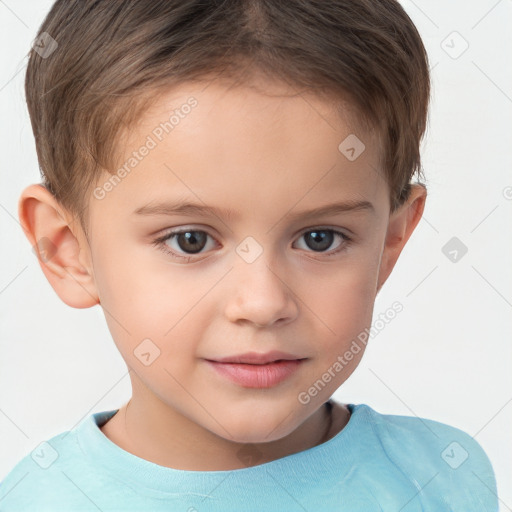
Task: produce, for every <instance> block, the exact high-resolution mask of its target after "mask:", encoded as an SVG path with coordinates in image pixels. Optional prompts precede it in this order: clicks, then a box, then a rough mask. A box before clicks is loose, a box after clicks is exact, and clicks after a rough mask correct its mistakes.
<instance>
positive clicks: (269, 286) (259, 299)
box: [225, 252, 299, 327]
mask: <svg viewBox="0 0 512 512" xmlns="http://www.w3.org/2000/svg"><path fill="white" fill-rule="evenodd" d="M264 255H265V252H263V254H261V255H260V256H259V257H258V258H257V259H256V260H255V261H253V262H252V263H247V262H246V261H243V260H241V259H240V260H239V261H237V262H236V264H235V267H234V268H233V271H232V272H231V276H230V284H231V286H230V291H229V292H228V300H227V304H226V311H225V314H226V316H227V318H228V319H229V320H230V321H231V322H235V323H251V324H253V325H256V326H258V327H268V326H272V325H274V324H277V323H279V324H286V323H289V322H291V321H293V320H294V319H295V318H296V317H297V315H298V312H299V308H298V304H297V300H298V299H297V298H296V296H295V295H294V293H293V283H291V282H287V281H289V280H290V278H289V277H288V276H287V275H281V274H285V273H283V272H280V271H279V268H278V267H276V265H273V266H272V261H270V258H266V257H264Z"/></svg>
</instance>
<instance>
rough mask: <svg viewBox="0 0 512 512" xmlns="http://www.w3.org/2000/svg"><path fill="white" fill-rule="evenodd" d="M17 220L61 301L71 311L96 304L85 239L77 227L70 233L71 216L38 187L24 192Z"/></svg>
mask: <svg viewBox="0 0 512 512" xmlns="http://www.w3.org/2000/svg"><path fill="white" fill-rule="evenodd" d="M18 216H19V219H20V223H21V227H22V228H23V231H24V233H25V236H26V237H27V239H28V241H29V242H30V245H31V246H32V251H33V252H34V253H35V254H36V256H37V258H38V260H39V264H40V265H41V269H42V271H43V273H44V274H45V276H46V278H47V279H48V281H49V282H50V284H51V286H52V287H53V289H54V290H55V292H56V293H57V295H58V296H59V297H60V298H61V299H62V301H63V302H65V303H66V304H67V305H68V306H71V307H74V308H88V307H91V306H94V305H95V304H98V303H99V298H98V294H97V290H96V285H95V281H94V277H93V272H92V265H91V263H90V261H91V258H90V257H89V251H90V249H89V246H88V244H87V242H86V238H85V236H83V232H82V230H81V229H80V226H75V229H74V230H72V229H71V227H70V224H69V223H68V219H71V216H70V215H69V213H68V212H66V211H65V210H64V209H63V208H62V206H61V205H60V204H59V203H58V202H57V200H56V199H55V198H54V197H53V195H52V194H51V192H50V191H48V190H47V189H46V188H45V187H43V186H42V185H40V184H36V185H30V186H29V187H27V188H26V189H24V190H23V192H22V194H21V196H20V199H19V202H18Z"/></svg>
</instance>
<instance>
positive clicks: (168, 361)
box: [82, 81, 405, 442]
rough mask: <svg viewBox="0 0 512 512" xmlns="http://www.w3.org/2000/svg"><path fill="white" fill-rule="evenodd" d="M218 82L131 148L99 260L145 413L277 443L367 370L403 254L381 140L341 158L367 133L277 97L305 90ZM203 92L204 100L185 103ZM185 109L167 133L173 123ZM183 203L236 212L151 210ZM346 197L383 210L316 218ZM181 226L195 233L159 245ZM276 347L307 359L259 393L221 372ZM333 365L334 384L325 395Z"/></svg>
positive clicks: (95, 267) (158, 114)
mask: <svg viewBox="0 0 512 512" xmlns="http://www.w3.org/2000/svg"><path fill="white" fill-rule="evenodd" d="M204 87H205V84H201V85H197V84H195V85H186V84H183V85H182V86H180V87H179V88H176V89H173V91H172V92H171V93H170V94H168V95H167V96H166V97H164V98H163V99H162V100H161V101H159V102H158V104H157V105H156V106H155V107H154V108H152V109H151V111H148V112H147V113H146V114H145V116H144V117H143V118H142V119H141V123H140V125H138V127H137V128H136V129H133V130H131V131H130V132H129V134H128V136H127V137H126V138H125V139H124V140H123V143H122V144H123V147H124V148H125V153H124V157H123V159H122V163H121V166H122V165H123V164H124V163H125V162H128V165H127V166H126V169H129V170H130V172H129V173H128V174H127V175H126V176H125V177H124V178H123V179H122V180H121V181H120V183H117V184H115V186H108V185H107V186H104V184H105V182H106V181H107V179H108V178H109V177H110V176H109V175H108V174H105V176H104V179H102V180H100V181H99V183H98V187H101V190H100V189H99V188H97V189H96V191H95V194H94V196H95V197H92V198H91V200H90V258H89V260H88V261H89V262H90V271H91V273H92V274H93V276H94V283H95V287H96V291H97V294H98V297H99V300H100V302H101V306H102V307H103V309H104V312H105V316H106V320H107V323H108V326H109V329H110V331H111V333H112V336H113V338H114V340H115V343H116V345H117V347H118V349H119V350H120V352H121V354H122V356H123V358H124V360H125V361H126V363H127V365H128V366H129V368H131V369H132V370H133V371H132V372H131V373H130V375H131V378H132V385H133V398H132V402H133V403H134V404H135V403H137V402H138V403H139V410H140V411H142V410H146V411H147V412H148V414H149V413H150V412H151V413H152V414H154V415H155V414H158V415H160V416H164V415H167V414H171V413H172V415H175V414H176V412H177V413H178V414H180V415H183V416H184V417H186V418H187V419H189V420H192V421H193V422H194V423H195V424H197V425H199V426H201V427H203V428H205V429H207V430H209V431H211V432H213V433H215V434H217V435H218V436H221V437H223V438H225V439H231V440H235V441H238V442H266V441H272V440H276V439H279V438H281V437H283V436H285V435H287V434H289V433H291V432H292V431H293V430H294V429H296V428H297V427H298V426H299V425H300V424H301V423H302V422H304V421H305V420H306V419H307V418H308V417H309V416H310V415H312V414H313V413H314V412H315V411H317V409H318V407H319V406H320V405H321V404H323V403H324V402H325V401H326V400H327V399H328V398H329V397H330V396H331V395H332V393H333V392H334V391H335V390H336V389H337V388H338V387H339V386H340V385H341V383H342V382H343V381H345V380H346V379H347V377H348V376H349V375H350V374H351V373H352V371H353V370H354V369H355V367H356V366H357V364H358V363H359V361H360V358H361V356H362V354H363V351H364V350H363V349H364V345H363V344H361V343H359V345H360V346H361V350H360V351H359V352H358V353H354V354H353V358H352V359H351V360H350V361H347V360H346V359H345V358H344V361H345V364H344V365H343V368H342V369H341V370H338V371H333V365H334V363H335V362H336V361H339V359H338V357H339V356H340V357H343V355H344V354H345V353H346V352H347V350H349V347H350V346H351V344H352V342H353V340H356V339H357V336H358V334H360V333H361V332H362V331H364V329H365V328H367V327H369V326H370V324H371V320H372V312H373V305H374V300H375V296H376V293H377V291H378V289H379V288H380V286H381V285H382V283H383V282H384V280H385V279H386V278H387V276H388V274H389V272H391V268H392V266H393V264H394V262H395V261H396V258H397V257H398V254H395V253H392V252H391V249H390V253H389V254H388V255H387V256H386V254H387V253H386V251H387V248H386V230H387V228H388V222H389V221H390V217H389V199H388V188H387V186H386V185H385V182H384V181H383V179H382V177H381V176H380V175H379V172H378V171H377V168H378V159H379V147H378V146H377V142H376V140H374V139H371V138H369V137H368V135H367V134H364V133H360V132H359V131H357V132H355V134H356V135H357V137H358V138H359V139H361V140H362V142H363V143H364V144H365V146H366V147H365V150H364V151H363V152H362V153H361V154H360V155H359V156H358V157H357V158H356V159H355V160H353V161H351V160H349V159H348V158H347V156H345V154H342V152H340V150H339V149H338V146H339V145H340V143H342V141H344V140H345V139H346V138H347V137H348V136H349V135H350V134H352V133H354V132H353V129H352V128H351V127H349V126H347V125H346V124H345V123H344V122H342V121H341V120H340V119H338V118H336V117H335V116H334V113H333V112H334V110H333V109H332V108H330V106H329V104H327V103H323V102H321V101H320V100H318V99H315V97H313V96H308V95H296V96H295V97H286V96H276V95H277V94H285V93H288V94H289V93H293V92H294V91H292V90H289V89H288V90H286V89H284V88H282V89H273V90H269V93H272V94H273V95H274V96H264V95H262V94H260V93H258V92H256V91H255V90H252V89H247V88H232V89H229V90H228V89H227V86H223V85H220V84H219V83H218V82H216V81H215V82H213V83H210V85H208V87H207V88H206V89H205V90H204V91H202V89H203V88H204ZM191 97H193V98H195V100H196V101H197V104H196V103H195V102H194V101H193V100H190V101H189V103H188V104H189V105H190V108H188V107H183V105H186V104H187V100H189V98H191ZM175 109H178V110H179V112H178V113H177V116H176V117H174V118H173V120H172V122H173V123H174V128H173V129H172V130H170V129H169V126H170V125H169V124H168V125H167V126H166V128H167V133H166V131H165V129H164V128H162V126H165V125H161V123H165V122H168V121H169V118H170V116H171V114H172V111H173V110H175ZM178 118H179V121H177V119H178ZM148 137H149V138H148ZM349 140H350V139H349ZM144 146H145V147H146V148H147V150H144V149H142V150H141V149H140V148H141V147H144ZM359 150H360V147H359V146H357V147H356V148H355V155H356V156H357V153H358V151H359ZM134 151H135V152H136V154H135V155H134V153H133V152H134ZM348 154H349V155H350V156H352V155H351V153H350V151H349V153H348ZM130 158H135V159H136V161H135V160H130ZM121 166H120V167H121ZM121 175H123V173H121ZM179 201H183V202H190V203H194V204H197V205H198V206H199V207H206V206H207V207H209V208H212V209H213V208H215V209H223V210H229V211H230V212H231V213H232V215H230V216H227V215H225V214H224V213H223V212H220V211H219V213H218V214H217V215H211V214H209V213H201V212H200V211H199V209H197V210H194V211H193V212H192V210H189V212H190V213H189V214H186V213H185V212H183V213H181V214H174V215H165V214H163V213H161V214H153V215H149V214H144V215H143V214H138V213H137V210H139V209H141V208H147V207H148V205H149V206H155V205H157V204H162V203H165V204H167V205H169V206H170V205H173V204H176V203H177V202H179ZM343 202H368V203H371V205H372V206H371V207H366V208H365V207H362V208H360V209H353V210H348V211H345V212H342V211H338V212H337V213H334V212H333V213H328V214H323V215H305V214H303V212H307V211H309V210H312V209H317V208H321V207H324V206H326V205H330V204H333V203H343ZM178 228H180V229H182V228H186V229H188V230H192V231H193V233H192V235H194V236H195V238H194V236H192V238H190V239H189V240H187V238H186V237H185V236H184V235H182V236H181V237H177V236H176V237H174V239H170V240H168V241H167V242H166V243H162V244H161V245H160V247H157V246H155V245H154V243H153V242H154V241H155V240H156V239H158V238H160V237H162V236H164V235H165V234H167V233H168V232H169V231H170V230H171V229H178ZM397 229H398V230H400V229H401V228H400V227H398V228H397ZM315 230H316V233H317V234H316V235H315V234H314V233H315ZM330 230H334V231H339V232H341V233H343V234H345V235H347V236H349V237H351V238H352V241H350V242H348V241H345V240H344V239H343V237H342V236H340V235H337V234H335V233H333V231H330ZM82 243H83V240H82ZM403 243H405V241H403ZM164 248H167V249H169V250H170V251H174V252H175V253H177V255H176V256H175V255H172V254H170V253H165V252H164V251H163V250H162V249H164ZM84 249H85V250H86V254H89V253H88V252H87V251H89V248H88V247H87V246H86V245H85V244H84ZM187 249H188V253H187ZM193 251H197V253H194V252H193ZM397 252H398V253H399V250H398V251H397ZM383 254H384V256H383ZM180 256H181V257H180ZM381 265H382V266H381ZM149 340H150V341H149ZM270 351H281V352H285V353H288V354H290V355H291V356H290V357H295V358H301V359H303V361H302V362H300V363H298V364H297V365H296V366H294V368H295V369H294V371H293V372H291V373H290V374H289V375H288V377H287V378H284V379H283V380H279V378H282V377H283V375H281V374H280V373H279V372H278V371H276V373H275V375H277V376H278V377H279V378H276V379H275V380H274V381H272V380H270V381H267V383H266V384H265V383H262V384H260V387H251V386H257V384H254V379H253V380H251V378H250V377H246V378H245V380H244V378H241V379H242V380H241V381H238V382H235V381H233V380H232V379H230V378H228V377H226V376H225V375H223V374H222V373H220V372H218V371H217V370H216V369H215V367H214V366H212V364H211V363H209V362H208V360H219V359H222V358H226V357H230V356H236V355H239V354H245V353H248V352H255V353H259V354H265V353H268V352H270ZM353 352H355V351H353ZM337 368H339V367H337ZM329 369H331V377H332V378H331V379H330V381H329V379H328V378H325V379H324V381H322V382H323V388H321V391H320V392H317V393H315V392H314V391H313V392H310V391H309V390H310V389H311V388H312V386H314V385H315V383H317V389H318V388H319V387H321V386H319V385H318V380H319V379H322V375H324V374H325V373H326V372H328V371H329ZM260 370H261V368H260ZM244 375H245V374H244ZM326 381H328V382H326ZM261 386H264V387H261ZM265 386H266V387H265ZM153 417H155V416H153Z"/></svg>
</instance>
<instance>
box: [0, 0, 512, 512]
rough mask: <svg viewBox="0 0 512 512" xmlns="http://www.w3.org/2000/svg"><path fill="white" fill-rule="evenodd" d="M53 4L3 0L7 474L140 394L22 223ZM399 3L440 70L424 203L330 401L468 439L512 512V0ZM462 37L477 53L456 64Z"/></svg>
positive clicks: (2, 408) (1, 346) (1, 457)
mask: <svg viewBox="0 0 512 512" xmlns="http://www.w3.org/2000/svg"><path fill="white" fill-rule="evenodd" d="M50 5H51V2H50V1H49V0H37V1H36V0H17V1H16V2H15V1H14V0H5V1H4V0H0V42H1V53H0V107H1V109H0V111H1V125H0V155H1V160H0V172H1V187H0V232H1V247H2V251H1V255H0V257H1V273H0V320H1V322H0V439H1V446H0V479H1V478H3V476H4V475H5V474H6V473H7V472H8V471H9V470H10V469H11V468H12V467H13V466H14V464H15V463H16V462H17V461H19V460H20V459H21V457H22V456H24V455H25V454H26V453H28V452H29V451H31V450H32V449H33V448H35V447H36V446H37V445H38V444H39V443H40V442H41V441H42V440H45V439H48V438H50V437H52V436H54V435H56V434H57V433H60V432H62V431H64V430H68V429H70V428H73V427H74V426H76V424H78V423H79V422H80V421H81V420H82V419H83V418H84V417H86V416H88V415H89V414H92V413H93V412H97V411H103V410H109V409H116V408H118V407H119V406H120V405H122V404H124V403H125V402H126V401H127V400H128V398H129V396H130V392H131V388H130V382H129V377H128V374H127V369H126V366H125V364H124V362H123V360H122V359H121V357H120V355H119V354H118V352H117V350H116V348H115V346H114V343H113V341H112V339H111V337H110V333H109V331H108V329H107V326H106V323H105V319H104V316H103V312H102V310H101V309H100V307H99V306H95V307H94V308H91V309H73V308H70V307H68V306H67V305H65V304H64V303H63V302H62V301H61V300H60V299H59V298H58V296H57V295H56V294H55V292H54V291H53V289H52V288H51V286H50V285H49V283H48V282H47V280H46V278H45V276H44V275H43V273H42V271H41V269H40V266H39V263H38V261H37V259H36V257H35V255H34V254H33V253H32V250H31V249H32V248H31V247H30V245H29V243H28V241H27V240H26V238H25V236H24V234H23V232H22V230H21V227H20V225H19V222H18V217H17V201H18V198H19V195H20V193H21V191H22V189H23V188H24V187H26V186H27V185H29V184H31V183H38V182H40V176H39V171H38V164H37V160H36V154H35V146H34V140H33V136H32V132H31V127H30V122H29V118H28V113H27V110H26V105H25V103H24V94H23V79H24V71H25V67H26V53H27V51H28V50H29V48H30V45H31V44H32V41H33V39H34V37H35V35H36V32H37V29H38V27H39V25H40V23H41V22H42V20H43V17H44V15H45V14H46V13H47V11H48V10H49V8H50ZM402 5H403V6H404V8H405V9H406V11H407V13H408V14H409V15H410V16H411V18H412V20H413V21H414V23H415V24H416V26H417V27H418V30H419V32H420V34H421V36H422V38H423V40H424V44H425V46H426V48H427V51H428V54H429V58H430V64H431V67H432V80H433V91H432V104H431V110H430V119H429V127H428V131H427V135H426V138H425V139H424V142H423V144H422V155H423V166H424V170H425V174H426V176H427V186H428V189H429V197H428V200H427V206H426V209H425V214H424V218H423V220H421V222H420V224H419V225H418V228H417V230H416V232H415V233H414V234H413V236H412V238H411V240H410V241H409V243H408V244H407V246H406V247H405V249H404V251H403V252H402V255H401V256H400V259H399V261H398V264H397V266H396V267H395V270H394V272H393V274H392V275H391V277H390V278H389V280H388V282H387V283H386V285H385V286H384V289H383V290H382V291H381V294H380V295H379V296H378V298H377V302H376V305H375V315H374V318H375V319H376V318H377V317H378V314H379V313H380V312H384V311H385V310H386V309H387V308H388V307H390V305H391V304H392V303H393V302H394V301H395V300H398V301H400V302H401V303H402V304H403V306H404V311H403V312H402V313H400V314H399V315H398V316H397V317H396V318H395V319H394V320H393V321H391V323H389V324H388V325H387V326H386V327H385V328H384V329H383V330H381V331H380V332H379V333H378V335H377V336H375V337H374V338H372V339H371V342H370V344H369V348H368V349H367V352H366V355H365V357H364V359H363V362H362V363H361V364H360V366H359V368H358V369H357V370H356V372H355V373H354V374H353V376H352V377H351V378H350V379H349V380H348V381H347V382H346V383H345V384H344V385H343V386H342V387H341V388H340V390H338V392H337V393H336V395H335V398H337V399H338V400H340V401H344V402H349V403H367V404H368V405H370V406H371V407H373V408H374V409H376V410H377V411H379V412H382V413H390V414H404V415H417V416H420V417H425V418H430V419H435V420H437V421H441V422H443V423H448V424H450V425H453V426H456V427H458V428H460V429H462V430H464V431H466V432H468V433H469V434H470V435H472V436H474V438H475V439H476V440H477V441H478V442H479V443H480V444H481V446H482V447H483V448H484V450H485V451H486V452H487V454H488V455H489V458H490V459H491V462H492V464H493V466H494V469H495V472H496V476H497V481H498V490H499V496H500V500H501V504H500V505H501V510H503V511H505V510H512V467H511V465H512V440H511V433H512V385H511V384H512V371H511V370H512V368H511V366H512V343H511V333H512V322H511V319H512V315H511V313H512V265H511V261H512V260H511V252H512V251H511V245H512V244H511V233H512V222H511V221H512V215H511V210H512V200H511V199H510V197H511V187H512V173H511V168H512V167H511V160H512V138H511V135H512V115H511V114H512V50H511V49H512V31H511V30H510V21H511V20H512V1H511V0H500V1H496V0H478V1H476V0H473V1H471V2H468V1H462V0H458V1H452V2H444V1H441V0H435V1H433V0H429V1H428V2H427V1H426V0H416V1H415V2H412V1H410V0H409V1H406V0H403V1H402ZM507 21H508V23H507ZM453 31H456V32H458V33H459V34H460V36H462V38H464V40H466V41H467V43H468V44H469V47H468V49H467V50H466V51H465V52H464V53H462V55H460V56H459V57H458V58H452V56H454V55H455V52H458V51H460V49H462V48H463V46H461V45H462V44H463V42H462V39H460V37H459V36H457V35H453V34H452V35H450V34H451V33H452V32H453ZM449 35H450V36H449ZM447 36H449V37H448V39H446V38H447ZM443 41H445V42H444V43H443ZM452 41H453V42H452ZM448 46H452V49H451V50H450V49H449V48H448ZM445 49H446V50H447V51H451V52H452V56H450V55H449V54H448V53H447V51H445ZM507 187H508V188H507ZM506 191H508V195H507V192H506ZM507 197H508V199H507ZM454 236H455V237H457V238H458V239H460V240H461V241H462V242H463V243H464V244H465V245H466V246H467V248H468V252H467V254H466V255H465V256H463V257H462V258H461V259H460V260H459V261H458V262H456V263H453V262H452V261H450V260H449V259H448V258H447V257H446V256H445V255H444V254H443V252H442V250H441V249H442V247H443V246H444V245H445V244H446V243H447V242H448V241H449V240H450V239H451V238H452V237H454Z"/></svg>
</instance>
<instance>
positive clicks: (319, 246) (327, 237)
mask: <svg viewBox="0 0 512 512" xmlns="http://www.w3.org/2000/svg"><path fill="white" fill-rule="evenodd" d="M336 238H338V239H340V242H339V243H338V245H337V246H336V247H335V250H333V251H330V252H328V251H327V252H328V254H326V256H334V255H335V254H338V253H339V252H341V251H343V250H345V249H346V248H347V247H348V246H349V245H350V242H351V241H352V239H351V238H350V237H349V236H347V235H345V234H344V233H342V232H341V231H337V230H336V229H330V228H316V229H310V230H309V231H306V232H304V233H303V234H302V235H301V236H300V238H299V240H301V239H304V241H305V245H306V247H307V248H309V249H312V251H313V252H317V253H320V254H323V253H325V252H326V250H327V249H329V247H331V246H332V244H333V242H334V241H335V239H336ZM308 252H311V251H308Z"/></svg>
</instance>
